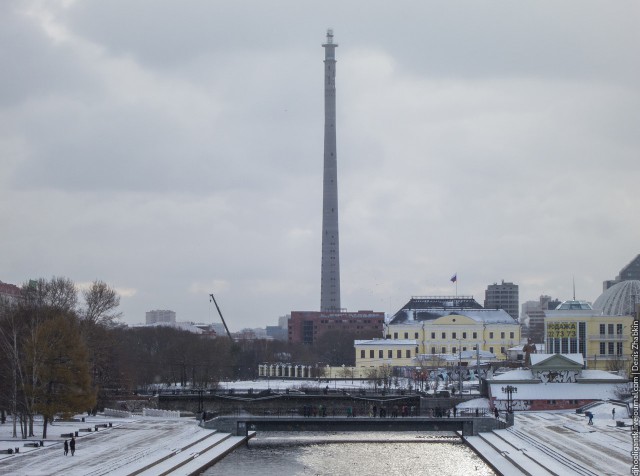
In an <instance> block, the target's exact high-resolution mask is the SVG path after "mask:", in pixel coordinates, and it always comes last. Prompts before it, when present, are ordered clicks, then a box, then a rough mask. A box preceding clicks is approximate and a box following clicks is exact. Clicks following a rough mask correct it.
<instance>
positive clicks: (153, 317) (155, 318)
mask: <svg viewBox="0 0 640 476" xmlns="http://www.w3.org/2000/svg"><path fill="white" fill-rule="evenodd" d="M145 321H146V324H147V325H149V324H157V323H159V322H163V323H169V324H175V323H176V313H175V312H174V311H164V310H163V311H161V310H155V311H148V312H147V313H146V319H145Z"/></svg>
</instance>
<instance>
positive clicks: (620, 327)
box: [616, 324, 622, 335]
mask: <svg viewBox="0 0 640 476" xmlns="http://www.w3.org/2000/svg"><path fill="white" fill-rule="evenodd" d="M616 334H618V335H622V324H616Z"/></svg>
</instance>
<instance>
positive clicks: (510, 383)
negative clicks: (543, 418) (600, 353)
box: [487, 354, 627, 411]
mask: <svg viewBox="0 0 640 476" xmlns="http://www.w3.org/2000/svg"><path fill="white" fill-rule="evenodd" d="M626 381H627V379H625V378H623V377H620V376H618V375H614V374H612V373H610V372H605V371H603V370H590V369H584V359H583V357H582V354H532V355H531V367H530V368H528V369H518V370H512V371H509V372H505V373H503V374H500V375H495V376H493V377H490V378H488V379H487V383H488V388H489V402H490V406H491V408H497V409H498V410H500V411H506V410H508V408H509V406H510V407H511V409H512V410H531V411H541V410H567V409H574V408H578V407H581V406H583V405H586V404H588V403H591V402H593V401H596V400H601V399H607V398H609V399H615V398H618V396H617V392H618V391H619V387H620V385H622V384H624V383H625V382H626Z"/></svg>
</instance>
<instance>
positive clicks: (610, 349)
mask: <svg viewBox="0 0 640 476" xmlns="http://www.w3.org/2000/svg"><path fill="white" fill-rule="evenodd" d="M609 355H613V342H609Z"/></svg>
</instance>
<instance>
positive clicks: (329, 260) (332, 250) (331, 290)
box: [320, 29, 340, 311]
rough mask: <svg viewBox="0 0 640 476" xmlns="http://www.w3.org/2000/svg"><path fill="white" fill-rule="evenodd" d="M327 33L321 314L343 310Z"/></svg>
mask: <svg viewBox="0 0 640 476" xmlns="http://www.w3.org/2000/svg"><path fill="white" fill-rule="evenodd" d="M337 46H338V45H337V44H336V43H334V42H333V30H332V29H328V30H327V41H326V43H324V44H323V45H322V47H323V48H324V175H323V187H322V192H323V194H322V266H321V278H320V310H321V311H332V310H340V240H339V234H338V152H337V148H336V53H335V51H336V47H337Z"/></svg>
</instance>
